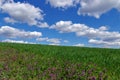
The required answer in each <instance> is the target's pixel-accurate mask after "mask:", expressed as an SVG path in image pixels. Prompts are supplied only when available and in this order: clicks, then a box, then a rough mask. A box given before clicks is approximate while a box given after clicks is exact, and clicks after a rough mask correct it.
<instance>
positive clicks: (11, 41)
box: [2, 39, 36, 44]
mask: <svg viewBox="0 0 120 80" xmlns="http://www.w3.org/2000/svg"><path fill="white" fill-rule="evenodd" d="M2 42H9V43H24V44H36V43H33V42H27V41H23V40H11V39H5V40H2Z"/></svg>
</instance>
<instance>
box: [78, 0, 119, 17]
mask: <svg viewBox="0 0 120 80" xmlns="http://www.w3.org/2000/svg"><path fill="white" fill-rule="evenodd" d="M80 5H81V7H80V8H79V10H78V14H79V15H88V16H94V17H96V18H99V17H100V15H102V14H104V13H106V12H107V11H109V10H111V9H112V8H115V9H117V10H119V8H120V0H117V1H115V0H106V1H103V0H81V1H80Z"/></svg>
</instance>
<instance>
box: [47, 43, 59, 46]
mask: <svg viewBox="0 0 120 80" xmlns="http://www.w3.org/2000/svg"><path fill="white" fill-rule="evenodd" d="M49 45H56V46H58V45H60V44H58V43H57V44H56V43H51V44H49Z"/></svg>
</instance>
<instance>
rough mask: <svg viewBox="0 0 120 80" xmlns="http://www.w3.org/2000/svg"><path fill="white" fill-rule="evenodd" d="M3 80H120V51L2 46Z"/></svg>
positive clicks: (0, 56) (0, 44) (0, 54)
mask: <svg viewBox="0 0 120 80" xmlns="http://www.w3.org/2000/svg"><path fill="white" fill-rule="evenodd" d="M0 80H120V49H102V48H101V49H100V48H85V47H65V46H48V45H37V44H15V43H0Z"/></svg>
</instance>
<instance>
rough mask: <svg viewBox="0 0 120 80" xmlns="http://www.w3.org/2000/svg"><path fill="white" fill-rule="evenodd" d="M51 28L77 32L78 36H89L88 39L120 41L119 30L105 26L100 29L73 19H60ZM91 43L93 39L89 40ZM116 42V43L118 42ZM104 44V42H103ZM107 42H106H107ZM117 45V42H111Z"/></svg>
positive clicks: (64, 31) (110, 41)
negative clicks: (112, 30) (110, 29)
mask: <svg viewBox="0 0 120 80" xmlns="http://www.w3.org/2000/svg"><path fill="white" fill-rule="evenodd" d="M50 28H51V29H56V30H57V31H59V32H60V33H70V32H72V33H75V34H76V35H77V36H83V37H87V38H88V39H99V40H100V41H103V42H108V43H112V42H117V43H119V42H120V33H119V32H110V31H108V28H107V27H105V26H101V27H100V28H98V29H95V28H92V27H89V26H87V25H85V24H79V23H72V21H59V22H57V23H56V24H54V25H52V26H51V27H50ZM89 42H90V43H94V42H91V40H90V41H89ZM117 43H116V44H117ZM101 44H103V43H101ZM105 44H106V43H105ZM111 45H115V44H111Z"/></svg>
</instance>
